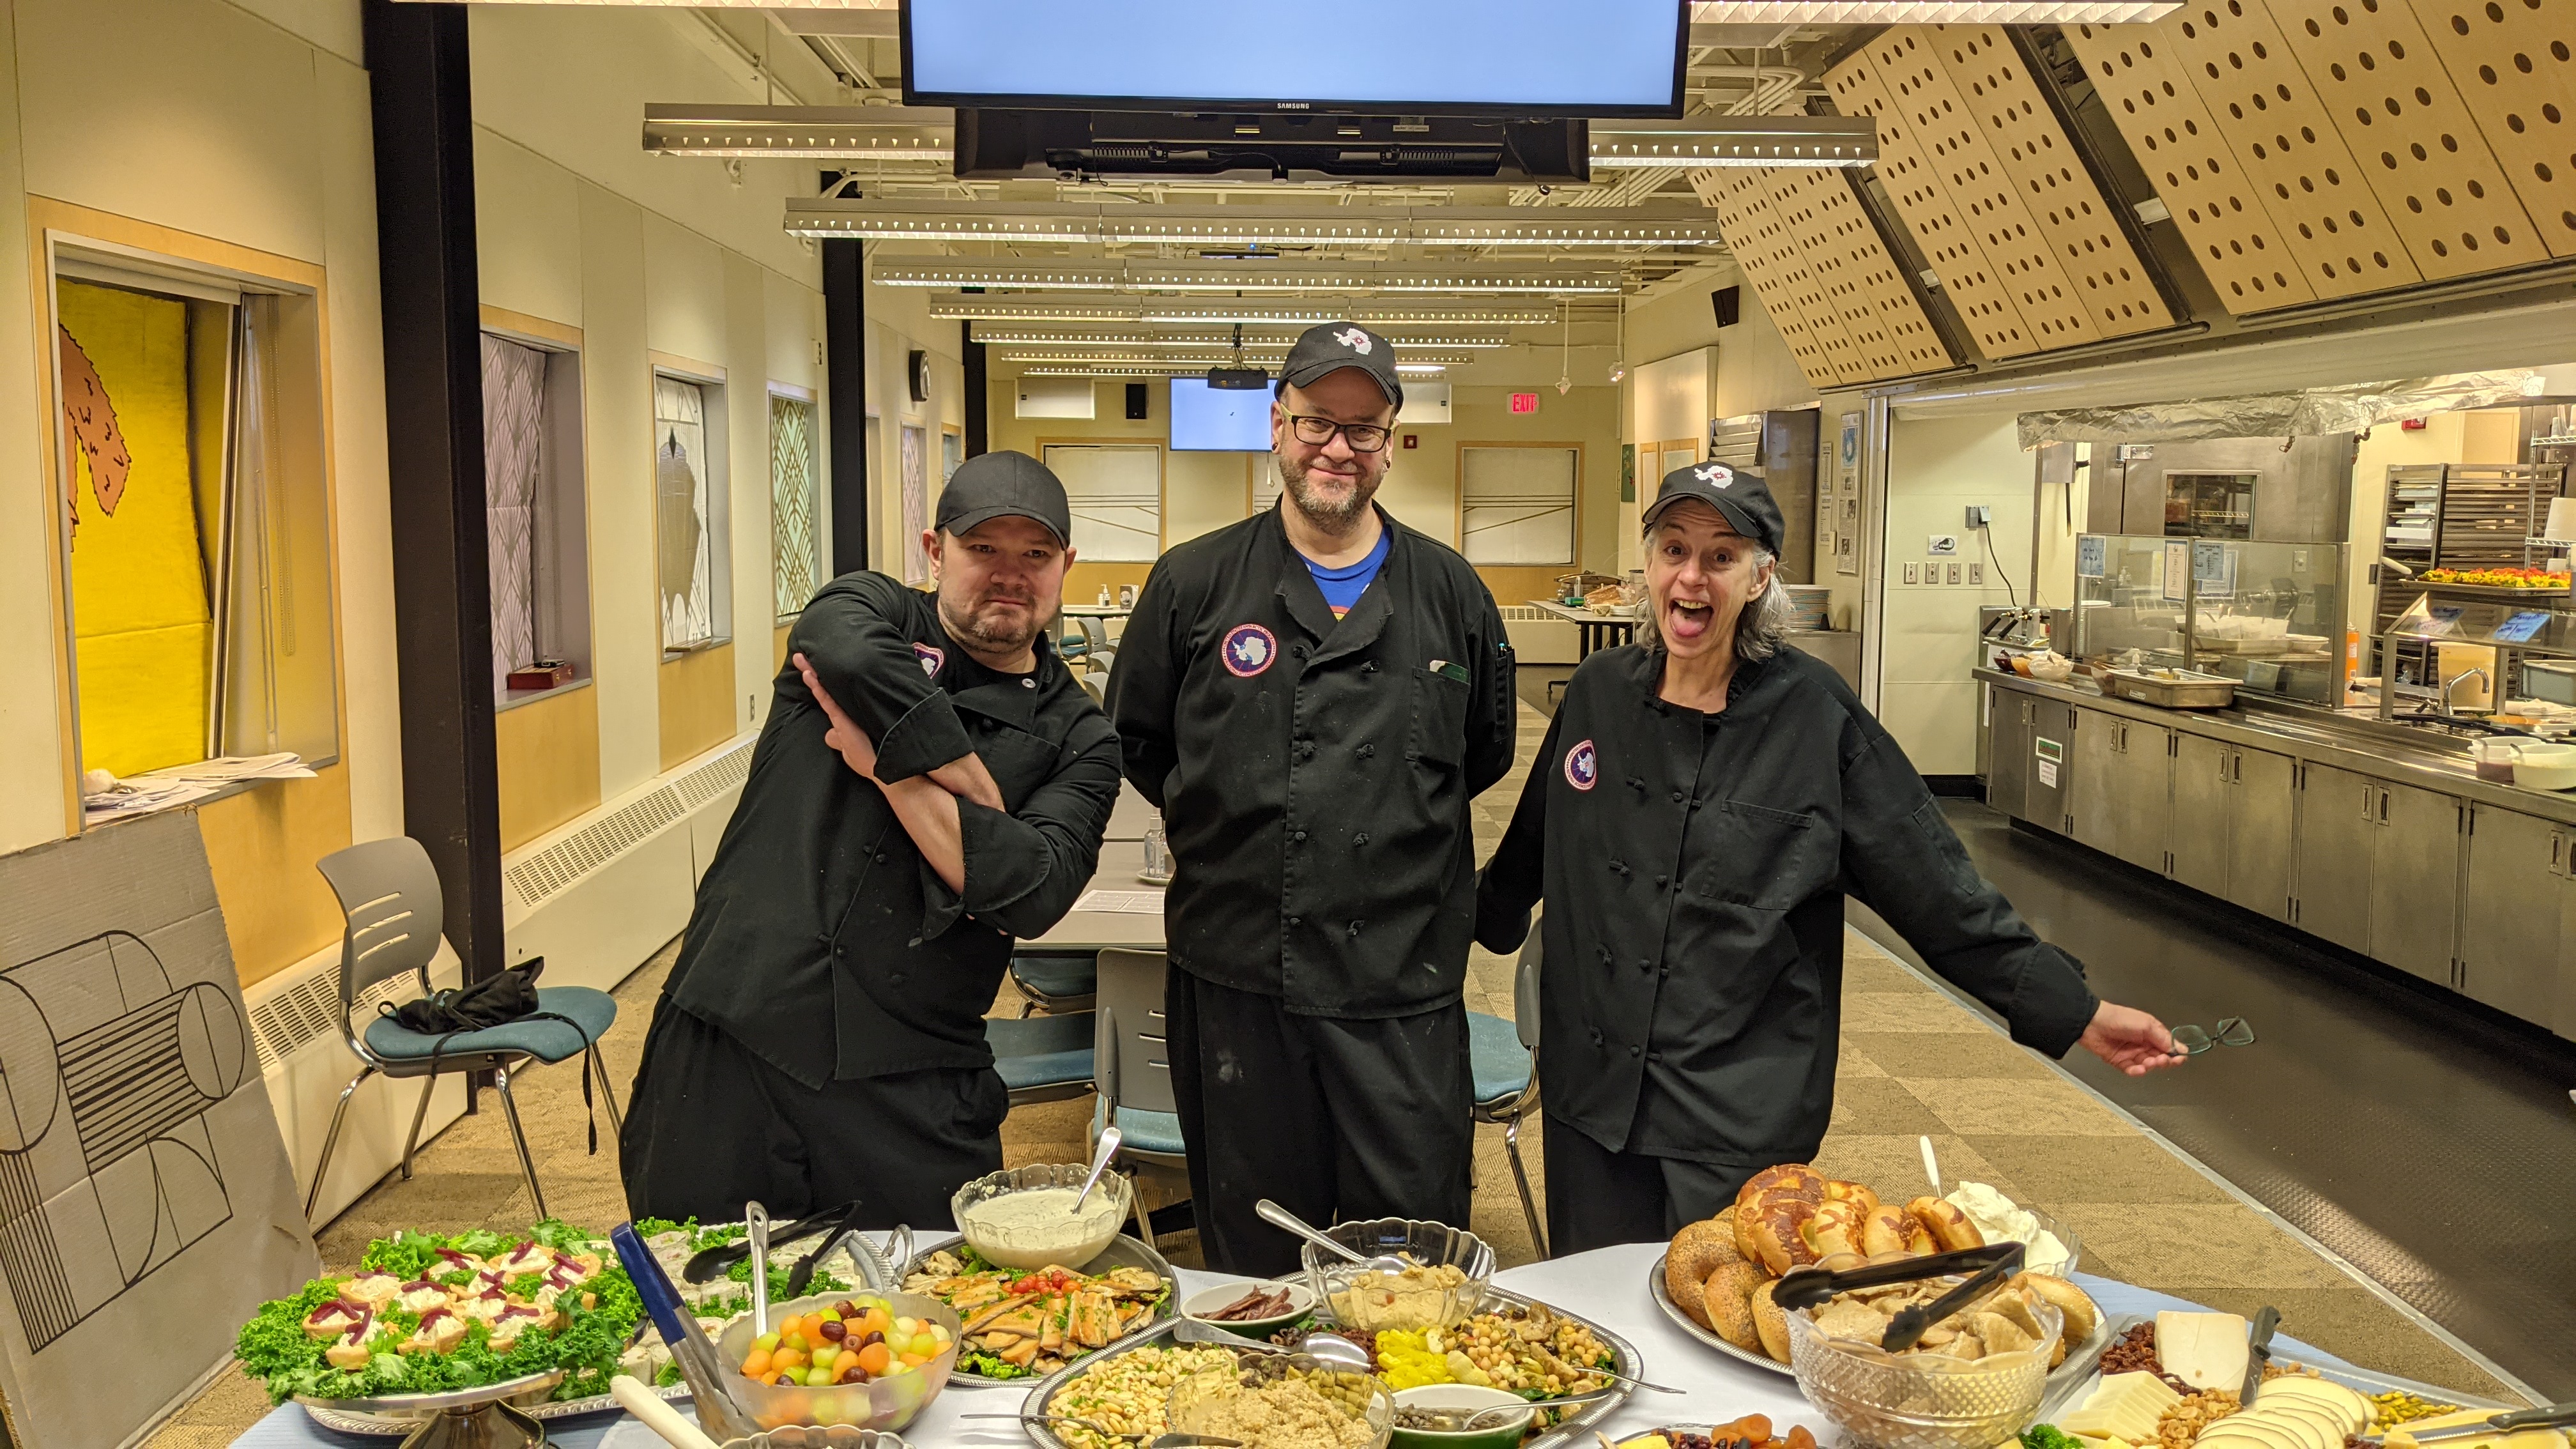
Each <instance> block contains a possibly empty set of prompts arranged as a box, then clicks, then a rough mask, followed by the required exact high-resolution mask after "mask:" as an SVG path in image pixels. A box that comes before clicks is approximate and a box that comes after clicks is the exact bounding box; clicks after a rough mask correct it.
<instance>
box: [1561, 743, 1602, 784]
mask: <svg viewBox="0 0 2576 1449" xmlns="http://www.w3.org/2000/svg"><path fill="white" fill-rule="evenodd" d="M1565 783H1567V784H1569V785H1572V786H1573V787H1574V788H1575V789H1577V790H1589V789H1591V788H1592V787H1593V786H1595V785H1598V784H1600V783H1601V759H1600V757H1599V756H1598V755H1596V754H1595V753H1594V752H1593V749H1592V742H1591V741H1590V740H1585V741H1583V742H1582V743H1581V744H1578V745H1576V746H1575V747H1574V748H1573V749H1570V750H1568V751H1566V752H1565Z"/></svg>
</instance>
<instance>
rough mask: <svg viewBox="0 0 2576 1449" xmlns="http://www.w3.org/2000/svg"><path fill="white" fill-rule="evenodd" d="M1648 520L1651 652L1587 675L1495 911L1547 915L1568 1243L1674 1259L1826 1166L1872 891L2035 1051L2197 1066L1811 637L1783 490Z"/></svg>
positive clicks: (1524, 926)
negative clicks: (1715, 1227) (1792, 610)
mask: <svg viewBox="0 0 2576 1449" xmlns="http://www.w3.org/2000/svg"><path fill="white" fill-rule="evenodd" d="M1645 526H1646V592H1647V602H1648V604H1649V605H1650V617H1649V618H1648V619H1647V620H1646V621H1645V627H1643V628H1641V629H1640V630H1639V631H1638V632H1639V637H1640V641H1641V642H1639V643H1635V644H1630V645H1625V646H1622V647H1620V648H1617V649H1604V650H1600V651H1598V652H1596V653H1594V654H1593V655H1592V656H1591V657H1590V658H1588V659H1586V660H1584V661H1583V664H1582V667H1580V668H1578V669H1576V670H1575V671H1574V677H1573V679H1571V680H1569V681H1568V682H1567V685H1566V691H1565V698H1564V702H1563V703H1562V704H1561V705H1560V706H1559V708H1558V709H1557V712H1556V716H1555V718H1554V719H1553V720H1551V721H1550V722H1549V724H1548V731H1547V738H1546V740H1545V742H1544V743H1542V744H1541V745H1540V746H1539V752H1538V759H1537V761H1536V763H1534V764H1533V765H1532V766H1531V768H1530V775H1529V783H1528V785H1527V786H1525V787H1524V788H1523V790H1522V792H1521V799H1520V804H1519V806H1518V808H1517V809H1516V810H1515V811H1514V813H1513V815H1512V823H1511V826H1510V828H1509V829H1508V830H1507V831H1506V832H1505V833H1504V835H1503V842H1502V845H1501V846H1500V847H1499V848H1497V849H1496V850H1495V852H1494V856H1493V859H1492V860H1490V861H1488V862H1487V863H1486V866H1485V871H1484V876H1483V880H1482V883H1481V889H1480V891H1479V894H1478V897H1477V906H1478V919H1477V932H1476V936H1477V939H1478V940H1479V941H1481V942H1482V943H1483V944H1484V945H1485V947H1486V948H1487V949H1488V950H1492V951H1498V952H1509V951H1512V950H1515V949H1517V948H1518V947H1519V946H1520V944H1521V941H1522V938H1523V937H1524V936H1525V935H1527V933H1528V931H1529V912H1530V907H1531V904H1532V903H1533V902H1535V901H1537V900H1538V899H1539V898H1540V897H1541V896H1542V895H1544V896H1545V898H1546V900H1547V911H1546V914H1545V915H1544V916H1543V917H1542V918H1541V919H1540V922H1539V930H1540V933H1541V938H1542V941H1543V944H1544V950H1543V951H1542V952H1541V953H1540V954H1541V959H1542V963H1543V964H1542V967H1541V970H1540V974H1539V997H1540V1012H1539V1019H1540V1021H1539V1038H1540V1041H1541V1043H1542V1045H1543V1049H1542V1050H1541V1051H1540V1052H1539V1073H1540V1081H1539V1088H1540V1093H1541V1096H1542V1097H1543V1098H1544V1100H1545V1101H1546V1103H1547V1133H1546V1146H1547V1212H1548V1237H1549V1247H1550V1248H1552V1249H1553V1250H1554V1251H1556V1252H1558V1253H1560V1254H1562V1253H1576V1252H1582V1251H1584V1250H1586V1249H1590V1248H1597V1247H1604V1246H1607V1245H1609V1244H1612V1243H1628V1242H1642V1241H1651V1240H1656V1239H1661V1238H1668V1237H1670V1236H1672V1234H1673V1233H1674V1232H1676V1231H1678V1230H1679V1229H1680V1228H1681V1226H1682V1225H1683V1224H1685V1223H1689V1222H1695V1221H1698V1220H1701V1219H1704V1218H1708V1217H1712V1216H1715V1215H1716V1214H1717V1212H1718V1211H1719V1210H1720V1209H1722V1208H1724V1207H1725V1206H1726V1205H1727V1204H1728V1203H1730V1202H1732V1201H1733V1200H1734V1198H1735V1193H1736V1190H1737V1188H1738V1187H1740V1186H1741V1185H1742V1184H1743V1182H1744V1181H1745V1179H1747V1178H1749V1177H1751V1176H1752V1175H1753V1174H1754V1173H1755V1172H1758V1171H1760V1170H1761V1169H1763V1168H1765V1167H1768V1166H1771V1165H1772V1164H1774V1163H1782V1162H1805V1161H1807V1160H1808V1159H1809V1158H1810V1157H1812V1156H1813V1155H1814V1154H1815V1151H1816V1148H1817V1146H1818V1145H1819V1144H1820V1143H1821V1142H1822V1141H1823V1139H1824V1134H1825V1123H1826V1119H1827V1118H1828V1117H1829V1116H1830V1115H1831V1114H1832V1111H1833V1099H1834V1063H1835V1057H1836V1052H1837V1044H1838V1041H1839V1037H1838V1029H1839V1025H1840V1019H1841V1014H1842V977H1843V940H1844V936H1843V897H1844V896H1845V895H1846V894H1851V895H1856V896H1858V897H1859V898H1860V899H1861V900H1863V901H1864V902H1866V903H1867V904H1868V905H1869V906H1870V907H1871V908H1872V909H1874V910H1876V911H1877V912H1878V914H1879V915H1880V916H1881V917H1882V918H1884V919H1885V920H1886V921H1887V923H1888V924H1889V925H1890V926H1892V927H1894V928H1895V929H1896V930H1897V932H1898V933H1900V934H1901V935H1903V936H1904V938H1905V940H1906V941H1907V943H1908V944H1910V945H1912V946H1913V947H1914V949H1915V950H1916V951H1918V952H1920V953H1921V954H1922V956H1923V959H1924V960H1925V961H1926V962H1927V963H1929V964H1930V965H1931V967H1932V969H1933V970H1934V971H1936V972H1938V973H1940V975H1941V976H1942V977H1943V978H1944V979H1945V980H1948V981H1950V982H1951V983H1953V984H1954V985H1956V986H1958V987H1959V988H1961V989H1962V990H1964V991H1966V992H1967V993H1968V994H1970V995H1971V996H1974V997H1976V998H1977V999H1978V1000H1979V1001H1981V1002H1984V1003H1985V1004H1986V1005H1987V1006H1989V1007H1992V1008H1993V1009H1994V1011H1995V1012H1996V1013H1997V1014H1998V1015H2000V1016H2002V1017H2003V1019H2004V1021H2005V1023H2006V1024H2007V1025H2008V1026H2009V1027H2010V1028H2011V1031H2012V1037H2013V1040H2014V1041H2016V1042H2019V1043H2021V1044H2022V1045H2024V1046H2028V1047H2033V1048H2036V1049H2038V1050H2040V1051H2042V1052H2045V1053H2047V1054H2048V1055H2050V1056H2053V1057H2054V1056H2063V1055H2065V1054H2066V1052H2067V1051H2068V1049H2070V1048H2072V1047H2074V1046H2076V1045H2077V1044H2078V1043H2081V1044H2082V1045H2083V1046H2084V1047H2086V1048H2087V1049H2088V1050H2091V1051H2092V1052H2094V1053H2096V1054H2097V1055H2099V1056H2101V1057H2102V1058H2103V1059H2104V1060H2106V1061H2109V1062H2111V1063H2112V1064H2113V1065H2115V1066H2118V1067H2120V1068H2122V1069H2123V1070H2125V1071H2128V1072H2130V1073H2131V1074H2133V1075H2135V1074H2139V1073H2143V1072H2146V1071H2151V1070H2155V1069H2157V1068H2160V1067H2166V1066H2171V1065H2174V1064H2176V1063H2178V1062H2180V1061H2182V1060H2183V1058H2182V1057H2181V1056H2179V1055H2176V1054H2175V1051H2174V1043H2173V1037H2172V1035H2171V1033H2169V1032H2167V1031H2166V1030H2165V1028H2164V1026H2163V1024H2162V1023H2160V1022H2158V1021H2157V1020H2156V1019H2155V1018H2154V1017H2152V1016H2150V1015H2148V1014H2147V1013H2145V1012H2143V1011H2138V1010H2135V1009H2133V1008H2130V1007H2126V1006H2120V1005H2117V1004H2115V1003H2111V1002H2106V1001H2103V1000H2101V999H2100V998H2098V997H2096V996H2095V995H2094V994H2093V993H2092V991H2091V990H2090V989H2089V988H2087V987H2086V986H2085V984H2084V972H2083V968H2082V967H2081V966H2079V965H2077V964H2076V962H2075V960H2074V959H2073V958H2072V957H2070V956H2068V955H2067V954H2066V953H2065V952H2063V951H2060V950H2058V949H2057V948H2056V947H2054V946H2051V945H2049V944H2047V943H2046V942H2044V941H2041V940H2040V939H2039V937H2038V936H2037V935H2035V934H2033V933H2032V931H2031V929H2030V927H2029V926H2027V925H2025V924H2023V922H2022V919H2021V917H2020V916H2018V915H2016V914H2014V912H2013V908H2012V907H2011V906H2010V905H2009V904H2007V903H2006V902H2005V900H2004V898H2003V896H2002V895H2001V894H1999V893H1998V892H1997V891H1996V890H1995V888H1994V887H1993V886H1991V885H1988V884H1987V883H1986V882H1985V881H1984V880H1983V879H1981V878H1980V877H1979V876H1978V874H1977V868H1976V866H1975V865H1974V864H1972V863H1971V862H1970V861H1969V859H1968V854H1967V852H1966V850H1964V849H1962V848H1961V846H1960V844H1959V839H1958V836H1957V835H1956V834H1954V833H1953V832H1952V831H1951V829H1950V824H1949V822H1948V821H1947V820H1945V819H1944V818H1943V817H1942V815H1941V807H1940V804H1939V803H1938V802H1937V801H1935V800H1934V799H1933V798H1932V792H1931V791H1930V790H1929V789H1928V788H1927V787H1926V786H1925V785H1924V783H1923V777H1922V776H1920V775H1918V774H1916V773H1915V772H1914V767H1913V766H1912V765H1911V764H1909V763H1907V761H1906V758H1905V753H1904V751H1902V750H1900V749H1899V748H1897V744H1896V741H1895V740H1894V739H1893V738H1891V737H1890V736H1889V735H1888V733H1887V731H1886V730H1884V729H1882V728H1880V727H1879V723H1878V721H1877V719H1876V718H1875V717H1873V716H1872V715H1871V714H1870V712H1869V711H1868V710H1867V709H1866V708H1864V707H1863V706H1862V705H1861V703H1860V701H1859V700H1857V699H1855V698H1854V697H1853V696H1852V693H1851V691H1850V690H1849V689H1846V688H1845V687H1844V686H1843V682H1842V680H1841V678H1840V677H1839V676H1837V675H1836V674H1835V673H1834V672H1833V670H1832V669H1830V668H1828V667H1827V666H1825V665H1824V664H1823V663H1821V662H1819V661H1817V660H1816V659H1814V658H1812V657H1810V656H1808V655H1806V654H1804V653H1801V652H1800V651H1799V650H1797V649H1796V648H1794V647H1792V646H1790V645H1789V644H1788V643H1787V642H1786V641H1785V640H1784V638H1783V630H1784V628H1785V626H1786V623H1787V619H1788V613H1789V610H1788V608H1787V601H1786V597H1785V591H1784V590H1782V589H1781V587H1780V584H1779V582H1778V581H1777V580H1776V579H1774V578H1773V576H1772V568H1773V565H1774V563H1775V562H1776V556H1777V555H1778V553H1779V551H1780V540H1781V534H1782V527H1781V520H1780V510H1779V507H1778V505H1777V504H1776V503H1774V502H1773V500H1772V498H1771V493H1770V490H1769V488H1768V487H1767V486H1766V485H1765V484H1764V482H1763V480H1762V478H1761V477H1760V476H1759V475H1756V474H1753V473H1750V472H1742V471H1738V470H1736V469H1732V468H1729V467H1728V466H1726V465H1725V464H1722V463H1707V464H1698V465H1692V466H1687V467H1683V468H1677V469H1675V470H1674V471H1673V472H1671V473H1669V474H1667V475H1666V476H1665V478H1664V480H1663V485H1662V487H1661V488H1660V489H1659V490H1658V492H1657V493H1656V495H1655V498H1654V501H1653V502H1652V503H1650V504H1648V505H1647V507H1646V510H1645Z"/></svg>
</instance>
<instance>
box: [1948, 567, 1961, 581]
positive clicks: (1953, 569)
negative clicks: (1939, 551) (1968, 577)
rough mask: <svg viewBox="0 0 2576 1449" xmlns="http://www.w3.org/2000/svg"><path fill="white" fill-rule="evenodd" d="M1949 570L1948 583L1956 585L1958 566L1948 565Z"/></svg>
mask: <svg viewBox="0 0 2576 1449" xmlns="http://www.w3.org/2000/svg"><path fill="white" fill-rule="evenodd" d="M1949 570H1950V582H1952V583H1954V584H1955V583H1957V582H1958V581H1959V566H1958V565H1957V564H1951V565H1949Z"/></svg>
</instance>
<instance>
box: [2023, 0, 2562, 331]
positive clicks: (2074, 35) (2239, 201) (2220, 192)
mask: <svg viewBox="0 0 2576 1449" xmlns="http://www.w3.org/2000/svg"><path fill="white" fill-rule="evenodd" d="M2569 3H2576V0H2569ZM2064 33H2065V36H2066V42H2067V44H2068V45H2070V46H2072V47H2074V50H2075V54H2076V56H2077V58H2079V59H2081V60H2082V61H2083V62H2084V70H2085V73H2086V74H2087V75H2088V76H2090V77H2091V78H2092V81H2093V86H2094V89H2096V90H2097V91H2099V92H2100V93H2101V96H2102V103H2103V105H2104V106H2105V107H2106V108H2107V109H2108V111H2109V112H2110V116H2111V122H2112V124H2113V125H2115V126H2117V127H2119V129H2120V135H2121V137H2122V138H2123V139H2124V140H2126V141H2127V142H2128V143H2129V149H2130V151H2131V152H2133V153H2134V154H2135V155H2136V156H2137V159H2138V164H2139V165H2140V166H2141V167H2143V168H2145V170H2146V173H2147V176H2148V179H2149V180H2150V181H2151V182H2152V183H2153V184H2154V186H2155V188H2156V195H2157V196H2158V197H2159V198H2160V199H2162V200H2163V202H2164V204H2165V207H2166V209H2167V210H2169V211H2171V212H2172V213H2173V222H2174V225H2175V227H2176V228H2178V229H2179V230H2180V231H2181V232H2182V235H2183V239H2184V240H2185V241H2187V242H2189V243H2190V244H2191V254H2192V256H2193V257H2195V258H2196V259H2198V260H2199V262H2200V269H2201V271H2203V272H2204V273H2206V274H2207V275H2208V277H2209V281H2210V285H2211V286H2213V287H2215V288H2216V289H2217V291H2218V298H2219V301H2220V302H2222V303H2223V304H2225V306H2226V308H2227V310H2228V311H2230V312H2233V313H2237V314H2239V315H2242V314H2244V313H2247V312H2258V311H2262V310H2264V309H2266V308H2271V307H2286V306H2290V305H2292V304H2294V303H2299V302H2312V301H2315V300H2316V295H2317V294H2316V289H2315V288H2313V287H2311V286H2309V285H2308V273H2307V271H2306V270H2305V269H2304V268H2302V267H2301V266H2300V265H2299V263H2298V260H2297V259H2296V258H2295V257H2293V256H2292V255H2291V253H2290V248H2289V247H2288V245H2287V244H2286V243H2284V242H2283V241H2282V239H2281V232H2280V228H2279V227H2278V225H2276V224H2275V223H2274V221H2273V219H2272V214H2271V211H2270V209H2269V208H2267V207H2266V206H2265V205H2264V204H2263V192H2262V190H2261V188H2259V187H2258V186H2256V185H2255V184H2254V182H2253V179H2252V177H2251V176H2250V175H2248V174H2247V172H2246V171H2245V170H2244V169H2243V168H2242V167H2241V166H2239V165H2238V164H2237V161H2236V157H2235V155H2234V154H2233V153H2232V152H2231V150H2230V149H2229V146H2228V143H2227V140H2226V138H2225V137H2224V136H2223V135H2222V134H2221V133H2220V130H2219V125H2218V121H2217V118H2215V117H2214V116H2212V115H2211V114H2210V111H2209V107H2208V106H2206V105H2204V104H2202V102H2201V99H2200V93H2199V92H2198V91H2196V90H2194V89H2193V88H2192V84H2191V77H2190V76H2188V75H2186V74H2184V72H2183V69H2182V67H2181V65H2180V64H2178V63H2177V62H2176V61H2175V60H2174V58H2173V52H2172V50H2171V49H2170V48H2169V47H2168V46H2166V45H2165V44H2164V42H2163V39H2162V38H2161V37H2160V36H2159V35H2158V34H2157V33H2156V28H2155V27H2154V26H2152V25H2069V26H2066V27H2065V28H2064Z"/></svg>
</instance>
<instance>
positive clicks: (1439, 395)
mask: <svg viewBox="0 0 2576 1449" xmlns="http://www.w3.org/2000/svg"><path fill="white" fill-rule="evenodd" d="M1395 421H1396V425H1397V426H1399V427H1402V426H1405V425H1407V424H1410V425H1412V426H1414V427H1431V426H1434V425H1437V424H1440V423H1445V422H1448V421H1450V417H1449V384H1447V383H1445V382H1417V383H1410V384H1407V385H1406V387H1405V389H1404V406H1403V408H1401V409H1400V410H1398V411H1397V413H1396V415H1395Z"/></svg>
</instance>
